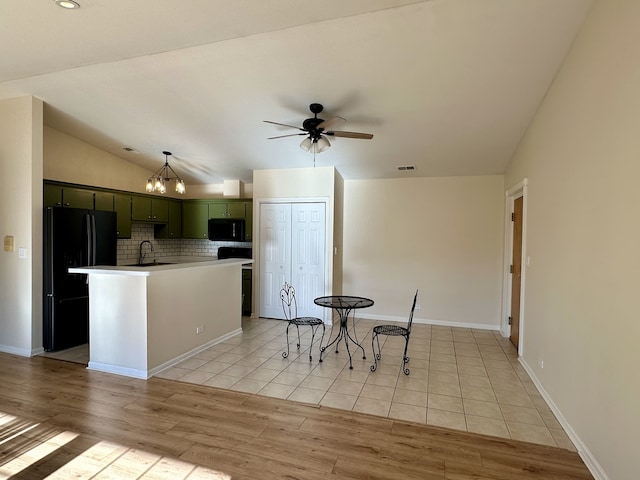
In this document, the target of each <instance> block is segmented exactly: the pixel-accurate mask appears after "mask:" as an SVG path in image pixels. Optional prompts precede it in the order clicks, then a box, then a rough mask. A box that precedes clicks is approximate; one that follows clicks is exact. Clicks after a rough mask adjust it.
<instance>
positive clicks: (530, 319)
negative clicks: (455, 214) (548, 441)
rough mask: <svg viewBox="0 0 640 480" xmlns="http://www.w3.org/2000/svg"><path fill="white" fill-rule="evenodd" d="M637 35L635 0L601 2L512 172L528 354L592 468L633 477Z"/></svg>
mask: <svg viewBox="0 0 640 480" xmlns="http://www.w3.org/2000/svg"><path fill="white" fill-rule="evenodd" d="M638 45H640V2H638V1H637V0H606V1H604V0H600V1H598V2H597V3H596V5H595V7H594V9H593V11H592V12H591V15H590V17H589V18H588V20H587V22H586V23H585V25H584V27H583V30H582V32H581V34H580V35H579V37H578V38H577V40H576V42H575V44H574V46H573V48H572V51H571V52H570V54H569V56H568V58H567V59H566V61H565V63H564V65H563V67H562V70H561V71H560V73H559V75H558V77H557V78H556V80H555V82H554V84H553V86H552V88H551V90H550V91H549V93H548V95H547V98H546V100H545V102H544V103H543V105H542V106H541V108H540V110H539V112H538V114H537V116H536V118H535V120H534V122H533V123H532V125H531V127H530V128H529V131H528V132H527V135H526V136H525V138H524V139H523V141H522V143H521V146H520V148H519V150H518V151H517V152H516V155H515V157H514V160H513V162H512V164H511V165H510V167H509V170H508V172H507V175H506V182H505V183H506V186H507V187H510V186H512V185H514V184H516V183H517V182H518V181H520V180H521V179H522V178H523V177H525V176H526V177H528V179H529V187H528V221H527V254H528V255H530V256H531V266H530V268H529V269H528V271H527V283H526V290H525V310H524V313H525V315H524V328H525V335H524V352H523V353H524V362H525V364H526V365H527V366H528V367H529V368H530V369H531V371H532V372H533V374H534V376H535V377H536V379H537V380H538V381H539V382H540V384H541V385H542V387H543V388H544V390H545V391H546V393H547V394H548V396H549V397H550V398H551V400H552V402H553V403H554V404H555V407H556V408H557V409H558V410H559V412H561V414H562V416H563V417H564V419H565V420H566V422H568V424H569V425H570V427H571V430H572V431H573V434H574V435H575V436H576V437H577V440H578V443H579V445H578V446H579V449H580V450H582V455H583V458H585V459H586V461H587V463H588V464H589V465H590V467H591V468H592V471H595V472H596V474H597V478H611V479H631V478H638V452H639V451H640V450H639V448H638V445H639V442H638V432H640V413H639V412H638V404H639V403H638V402H639V399H640V375H639V373H638V367H639V366H640V349H638V339H640V316H639V314H638V292H639V288H638V287H639V286H640V282H639V280H638V274H639V273H640V222H639V221H638V210H639V208H638V207H640V201H639V200H638V193H637V190H638V179H639V178H640V134H639V130H640V127H639V125H640V122H639V120H638V119H639V118H640V61H639V60H638V58H639V57H638ZM539 360H544V369H542V368H540V366H539V365H538V361H539Z"/></svg>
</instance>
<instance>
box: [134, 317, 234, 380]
mask: <svg viewBox="0 0 640 480" xmlns="http://www.w3.org/2000/svg"><path fill="white" fill-rule="evenodd" d="M240 333H242V328H238V329H236V330H233V331H232V332H229V333H227V334H225V335H222V336H221V337H218V338H214V339H213V340H211V341H209V342H207V343H205V344H203V345H200V346H199V347H196V348H194V349H193V350H189V351H188V352H185V353H183V354H182V355H178V356H177V357H175V358H172V359H171V360H169V361H166V362H164V363H163V364H162V365H158V366H157V367H154V368H152V369H151V370H149V372H148V373H149V377H153V376H154V375H156V374H158V373H160V372H161V371H163V370H166V369H167V368H171V367H173V366H174V365H177V364H178V363H180V362H182V361H183V360H186V359H187V358H191V357H193V356H194V355H196V354H198V353H200V352H202V351H203V350H206V349H207V348H209V347H212V346H214V345H217V344H218V343H222V342H224V341H225V340H228V339H229V338H231V337H235V336H236V335H238V334H240ZM147 378H148V377H147Z"/></svg>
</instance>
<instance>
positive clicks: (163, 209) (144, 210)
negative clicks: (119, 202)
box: [131, 195, 169, 223]
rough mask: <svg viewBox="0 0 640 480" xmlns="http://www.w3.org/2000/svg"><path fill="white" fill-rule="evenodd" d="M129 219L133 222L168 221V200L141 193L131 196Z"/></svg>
mask: <svg viewBox="0 0 640 480" xmlns="http://www.w3.org/2000/svg"><path fill="white" fill-rule="evenodd" d="M131 220H133V221H134V222H165V223H166V222H168V221H169V200H167V199H166V198H153V197H149V196H142V195H134V196H132V197H131Z"/></svg>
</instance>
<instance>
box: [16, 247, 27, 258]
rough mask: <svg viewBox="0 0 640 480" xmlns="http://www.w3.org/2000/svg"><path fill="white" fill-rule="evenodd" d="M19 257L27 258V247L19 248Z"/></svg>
mask: <svg viewBox="0 0 640 480" xmlns="http://www.w3.org/2000/svg"><path fill="white" fill-rule="evenodd" d="M18 257H20V258H27V249H26V248H18Z"/></svg>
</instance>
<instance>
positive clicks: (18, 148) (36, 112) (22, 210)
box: [0, 97, 42, 355]
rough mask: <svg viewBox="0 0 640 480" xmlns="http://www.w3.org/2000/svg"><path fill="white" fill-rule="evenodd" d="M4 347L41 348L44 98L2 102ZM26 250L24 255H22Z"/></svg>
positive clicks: (0, 306)
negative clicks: (9, 246)
mask: <svg viewBox="0 0 640 480" xmlns="http://www.w3.org/2000/svg"><path fill="white" fill-rule="evenodd" d="M0 178H2V179H3V181H2V188H0V205H1V206H2V207H1V208H0V236H1V237H2V239H3V240H4V239H5V238H6V237H7V236H13V237H14V245H15V247H14V250H13V251H11V252H7V251H4V250H3V251H1V252H0V285H2V287H1V288H0V351H4V352H10V353H16V354H20V355H31V354H32V353H33V352H34V351H37V350H39V349H41V348H42V102H41V101H40V100H38V99H35V98H33V97H21V98H15V99H10V100H3V101H0ZM21 248H23V249H24V251H25V257H24V258H19V256H18V252H19V249H21Z"/></svg>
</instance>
